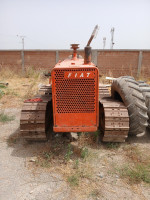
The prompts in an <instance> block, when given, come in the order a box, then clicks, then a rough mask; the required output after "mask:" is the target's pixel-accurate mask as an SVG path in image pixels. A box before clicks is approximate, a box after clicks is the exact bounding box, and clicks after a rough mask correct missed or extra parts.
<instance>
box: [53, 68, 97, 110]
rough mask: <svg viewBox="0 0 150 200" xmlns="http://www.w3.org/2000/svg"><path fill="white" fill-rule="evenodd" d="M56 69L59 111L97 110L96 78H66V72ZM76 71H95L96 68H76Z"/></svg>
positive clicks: (57, 107)
mask: <svg viewBox="0 0 150 200" xmlns="http://www.w3.org/2000/svg"><path fill="white" fill-rule="evenodd" d="M65 71H69V70H55V88H56V110H57V113H93V112H95V109H96V108H95V107H96V105H95V98H96V97H95V78H92V79H86V78H82V79H78V78H77V79H65V78H64V72H65ZM70 71H71V72H72V71H75V72H78V71H80V72H82V71H88V72H89V71H95V69H83V70H82V71H81V69H79V70H78V69H75V70H70Z"/></svg>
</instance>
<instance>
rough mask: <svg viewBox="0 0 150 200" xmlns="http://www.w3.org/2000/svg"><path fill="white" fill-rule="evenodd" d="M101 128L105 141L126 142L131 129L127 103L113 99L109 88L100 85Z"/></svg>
mask: <svg viewBox="0 0 150 200" xmlns="http://www.w3.org/2000/svg"><path fill="white" fill-rule="evenodd" d="M99 102H100V114H99V116H100V129H101V130H102V132H103V139H102V140H103V141H104V142H125V139H126V138H127V137H128V131H129V116H128V110H127V108H126V107H125V105H124V104H123V103H122V102H120V101H118V100H115V99H112V98H111V96H110V94H109V90H108V89H107V87H106V86H104V85H99Z"/></svg>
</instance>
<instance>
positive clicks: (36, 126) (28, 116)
mask: <svg viewBox="0 0 150 200" xmlns="http://www.w3.org/2000/svg"><path fill="white" fill-rule="evenodd" d="M51 101H52V92H51V85H43V86H42V87H41V88H40V89H39V94H38V95H36V96H35V97H33V99H29V100H26V101H25V102H24V104H23V107H22V111H21V119H20V132H21V135H22V137H23V138H25V139H27V140H42V141H43V140H47V131H48V126H49V125H50V121H49V123H47V118H48V117H50V118H49V120H50V119H51V118H52V110H51V106H50V108H49V109H47V106H49V105H50V104H51ZM47 110H48V112H47Z"/></svg>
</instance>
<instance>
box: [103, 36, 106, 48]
mask: <svg viewBox="0 0 150 200" xmlns="http://www.w3.org/2000/svg"><path fill="white" fill-rule="evenodd" d="M105 46H106V37H103V49H105Z"/></svg>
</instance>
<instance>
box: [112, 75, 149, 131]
mask: <svg viewBox="0 0 150 200" xmlns="http://www.w3.org/2000/svg"><path fill="white" fill-rule="evenodd" d="M111 95H112V97H113V98H114V99H118V100H120V101H122V102H123V103H124V104H125V106H126V107H127V109H128V114H129V125H130V128H129V134H130V135H138V134H140V133H143V132H144V131H145V130H146V127H147V126H148V123H147V120H148V115H147V110H148V109H147V107H146V105H145V98H144V97H143V94H142V92H141V89H140V87H139V84H138V83H137V82H136V81H135V80H134V79H133V78H130V77H120V78H117V79H116V80H114V81H113V83H112V87H111Z"/></svg>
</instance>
